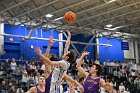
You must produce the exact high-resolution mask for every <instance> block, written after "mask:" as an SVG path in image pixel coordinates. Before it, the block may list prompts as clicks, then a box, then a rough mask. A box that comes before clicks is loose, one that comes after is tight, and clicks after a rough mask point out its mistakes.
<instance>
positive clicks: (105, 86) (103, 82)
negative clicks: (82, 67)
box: [100, 79, 113, 93]
mask: <svg viewBox="0 0 140 93" xmlns="http://www.w3.org/2000/svg"><path fill="white" fill-rule="evenodd" d="M100 86H102V87H103V88H104V89H105V90H107V91H108V92H109V93H112V91H113V87H112V86H111V84H109V83H106V82H105V81H104V80H103V79H101V80H100Z"/></svg>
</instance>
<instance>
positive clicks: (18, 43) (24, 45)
mask: <svg viewBox="0 0 140 93" xmlns="http://www.w3.org/2000/svg"><path fill="white" fill-rule="evenodd" d="M4 32H5V33H6V34H13V35H22V36H28V34H29V30H27V28H26V27H24V26H16V27H13V26H11V25H9V24H5V26H4ZM50 35H52V36H53V38H54V39H58V32H57V31H55V30H51V31H46V32H45V31H41V29H39V28H38V29H35V31H34V32H33V35H32V36H33V37H39V38H48V37H49V36H50ZM10 38H11V37H8V36H5V37H4V44H5V45H4V49H5V51H6V54H5V55H3V58H13V57H14V58H16V59H19V58H20V56H21V55H22V54H23V55H24V60H31V59H32V58H33V57H37V54H36V53H35V52H34V49H32V48H31V46H33V47H36V46H39V47H40V48H41V50H42V51H43V52H45V50H46V48H47V45H48V41H45V40H24V39H22V38H13V42H10V41H9V39H10ZM58 49H59V43H58V42H55V43H54V44H53V45H52V48H51V51H50V52H51V53H54V54H57V56H58V55H59V51H58Z"/></svg>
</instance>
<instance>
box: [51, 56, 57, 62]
mask: <svg viewBox="0 0 140 93" xmlns="http://www.w3.org/2000/svg"><path fill="white" fill-rule="evenodd" d="M50 60H51V61H58V60H57V58H56V57H55V55H51V58H50Z"/></svg>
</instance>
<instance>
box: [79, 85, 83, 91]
mask: <svg viewBox="0 0 140 93" xmlns="http://www.w3.org/2000/svg"><path fill="white" fill-rule="evenodd" d="M79 89H80V91H81V92H82V93H83V92H84V87H83V86H82V85H81V86H79Z"/></svg>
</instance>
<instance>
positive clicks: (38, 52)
mask: <svg viewBox="0 0 140 93" xmlns="http://www.w3.org/2000/svg"><path fill="white" fill-rule="evenodd" d="M35 52H36V53H37V54H38V55H40V54H41V50H40V47H36V48H35Z"/></svg>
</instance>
